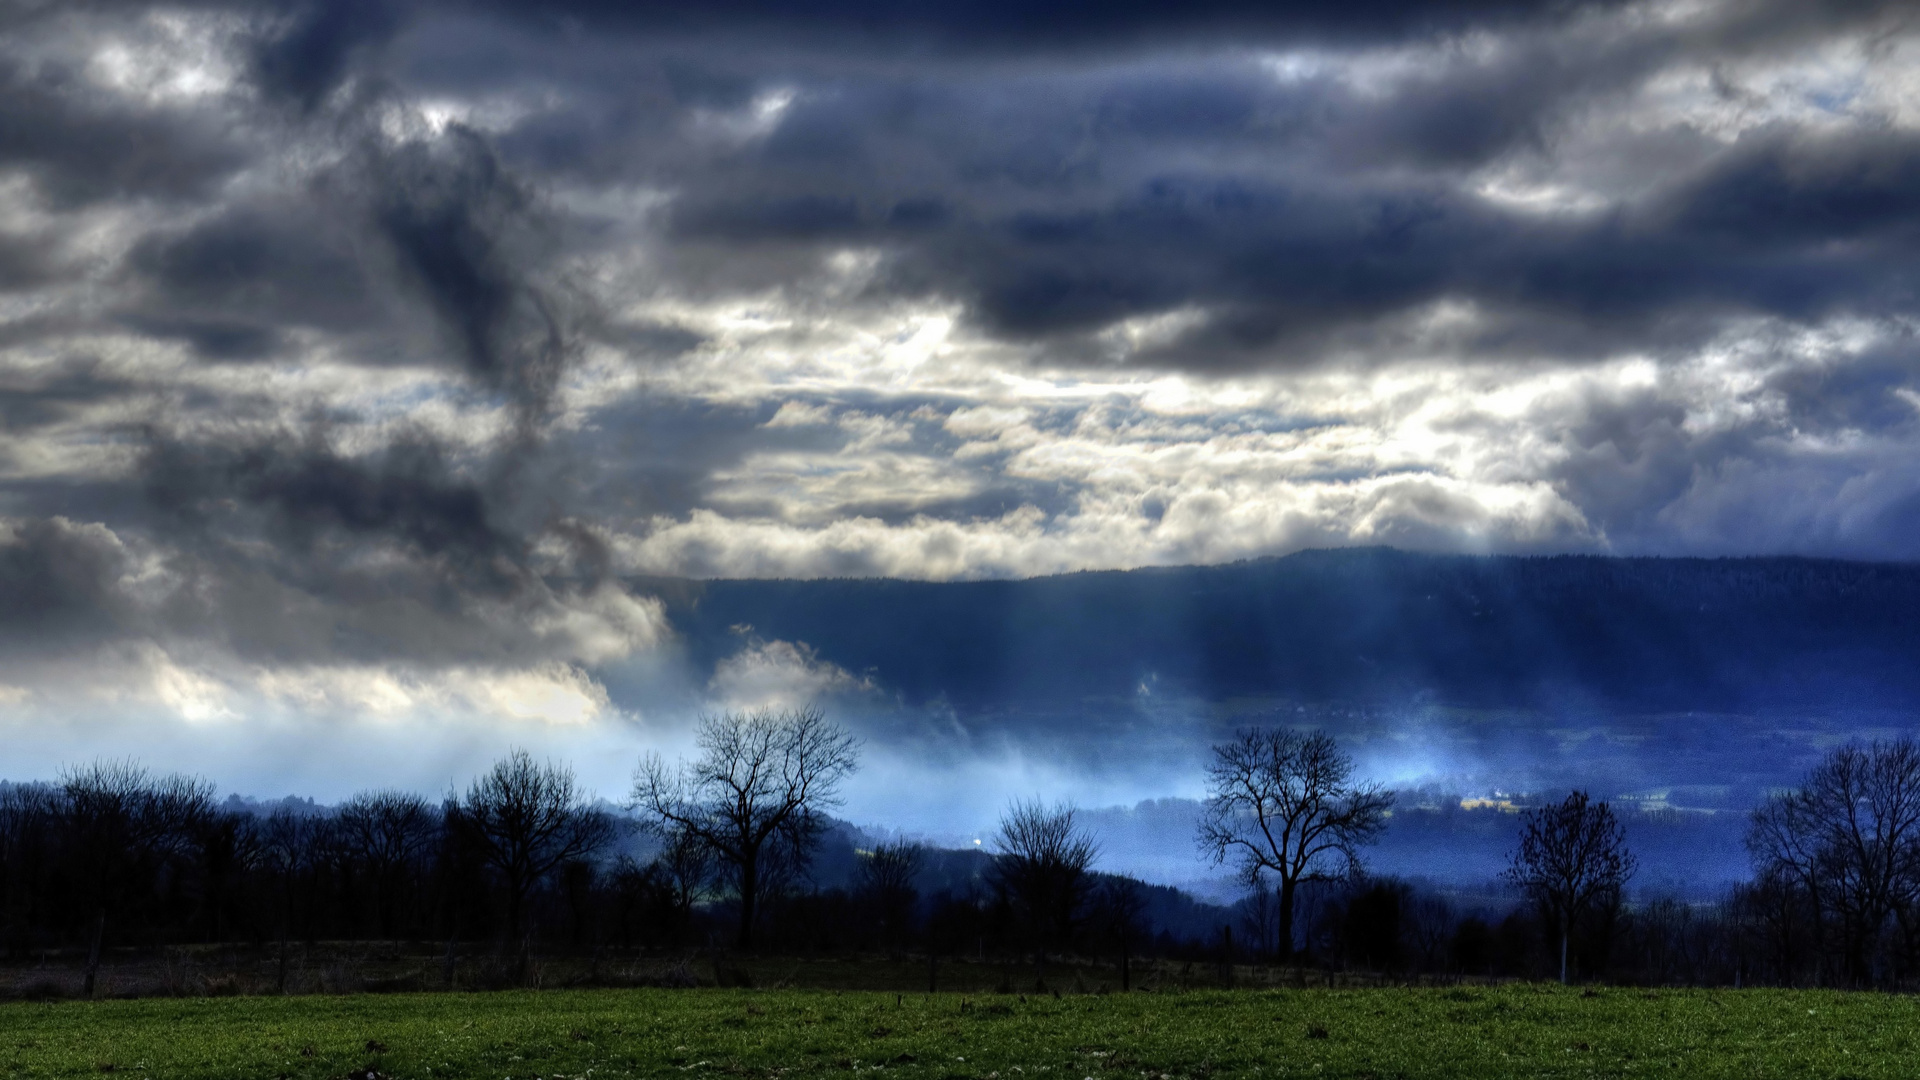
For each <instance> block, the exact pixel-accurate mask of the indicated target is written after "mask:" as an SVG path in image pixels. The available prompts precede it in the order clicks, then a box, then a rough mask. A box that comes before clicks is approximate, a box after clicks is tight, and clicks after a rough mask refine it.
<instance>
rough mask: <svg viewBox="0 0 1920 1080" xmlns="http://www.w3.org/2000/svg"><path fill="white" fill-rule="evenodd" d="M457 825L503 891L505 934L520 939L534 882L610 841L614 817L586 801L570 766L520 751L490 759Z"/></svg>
mask: <svg viewBox="0 0 1920 1080" xmlns="http://www.w3.org/2000/svg"><path fill="white" fill-rule="evenodd" d="M458 821H459V825H460V827H461V828H463V829H464V830H466V832H467V835H468V836H470V837H471V838H472V839H473V840H474V841H475V842H476V845H477V847H478V849H479V851H480V854H481V857H482V858H483V859H484V860H485V861H486V863H487V865H489V866H491V867H492V868H493V869H494V870H495V871H496V872H497V873H498V874H499V875H500V879H501V882H502V884H504V885H505V886H506V893H507V937H508V940H509V941H517V940H519V939H520V930H521V922H522V917H523V916H522V913H523V911H524V908H525V905H526V900H527V894H528V892H530V891H531V890H532V889H533V886H534V885H535V884H536V883H537V882H539V881H540V879H541V878H544V877H545V876H546V875H548V874H549V873H552V872H553V870H554V869H555V868H556V867H558V866H560V865H561V864H562V863H565V862H568V861H570V860H573V859H586V858H591V857H592V856H593V855H595V854H596V853H598V852H599V851H600V850H601V849H602V848H604V847H606V846H607V844H608V843H610V842H612V840H613V824H612V823H611V822H610V821H608V820H607V817H606V815H604V814H601V813H599V812H598V811H596V810H594V809H592V808H591V807H589V806H588V805H587V802H586V798H585V796H584V794H583V793H582V792H581V791H580V790H579V788H578V786H577V785H576V784H575V782H574V778H573V770H572V769H571V768H568V767H567V766H565V765H556V764H554V763H552V762H548V763H546V764H541V763H539V762H536V761H534V760H533V755H531V754H529V753H527V752H526V751H525V750H514V751H513V752H511V753H509V754H508V755H507V756H506V757H504V758H501V759H500V760H499V761H497V762H495V763H494V766H493V768H492V769H490V770H488V771H487V772H486V773H485V774H484V775H482V776H481V777H480V778H479V779H477V780H475V781H474V782H473V785H472V786H471V787H469V788H468V789H467V795H466V798H464V799H462V800H461V802H460V804H459V816H458Z"/></svg>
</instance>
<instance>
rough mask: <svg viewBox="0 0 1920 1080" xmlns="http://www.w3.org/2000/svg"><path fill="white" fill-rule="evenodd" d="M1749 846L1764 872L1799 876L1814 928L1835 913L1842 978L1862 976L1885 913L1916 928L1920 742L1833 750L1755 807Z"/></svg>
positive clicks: (1919, 929)
mask: <svg viewBox="0 0 1920 1080" xmlns="http://www.w3.org/2000/svg"><path fill="white" fill-rule="evenodd" d="M1747 849H1748V851H1749V852H1751V853H1752V855H1753V858H1754V862H1755V864H1756V869H1757V870H1759V871H1760V872H1761V874H1763V875H1767V874H1771V875H1774V876H1776V877H1778V878H1783V879H1786V880H1791V881H1793V882H1795V883H1796V884H1798V885H1799V887H1800V888H1801V889H1802V890H1803V892H1804V895H1805V897H1806V899H1807V901H1808V902H1809V904H1810V906H1811V907H1812V908H1813V910H1814V913H1815V925H1816V928H1820V927H1823V926H1824V925H1825V924H1826V923H1829V922H1832V923H1837V926H1836V927H1835V928H1836V929H1837V930H1838V931H1839V935H1840V940H1839V952H1840V957H1839V958H1840V960H1841V963H1842V966H1843V970H1844V972H1845V975H1846V978H1847V979H1848V980H1849V981H1852V982H1855V983H1858V982H1861V981H1863V980H1866V979H1867V978H1868V977H1869V975H1870V969H1871V960H1870V957H1871V954H1872V951H1873V948H1874V946H1875V944H1876V942H1877V940H1878V939H1879V938H1880V936H1881V935H1882V933H1883V932H1885V931H1886V929H1887V925H1888V921H1889V919H1894V920H1897V921H1898V922H1899V923H1900V924H1901V928H1902V929H1903V930H1905V931H1907V935H1906V936H1907V937H1908V939H1909V940H1912V939H1913V938H1914V937H1915V936H1916V935H1920V910H1916V909H1920V744H1916V743H1914V742H1913V740H1911V739H1899V740H1896V741H1893V742H1876V743H1873V744H1871V745H1869V746H1864V747H1863V746H1843V747H1840V748H1839V749H1837V750H1835V751H1833V752H1832V753H1830V754H1828V755H1827V757H1826V759H1825V760H1824V761H1822V762H1821V763H1820V764H1819V765H1817V766H1815V767H1814V768H1813V770H1812V771H1811V772H1809V773H1808V774H1807V776H1806V779H1805V780H1804V781H1803V782H1802V784H1801V786H1800V788H1799V790H1797V791H1792V792H1788V793H1785V794H1781V795H1776V796H1774V797H1772V798H1770V799H1768V800H1767V801H1766V802H1765V803H1763V804H1762V805H1761V806H1760V807H1759V808H1758V809H1756V810H1755V811H1754V813H1753V816H1752V819H1751V822H1750V825H1749V827H1748V831H1747ZM1818 932H1820V933H1822V934H1824V930H1819V931H1818ZM1816 947H1817V946H1816Z"/></svg>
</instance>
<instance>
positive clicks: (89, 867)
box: [60, 760, 213, 997]
mask: <svg viewBox="0 0 1920 1080" xmlns="http://www.w3.org/2000/svg"><path fill="white" fill-rule="evenodd" d="M60 791H61V817H62V819H63V824H64V826H65V830H64V831H65V833H66V837H67V843H68V845H69V850H70V851H71V853H72V855H73V858H74V859H75V862H76V869H77V871H78V873H79V877H80V881H79V884H80V888H81V891H82V895H83V896H85V897H86V902H87V903H88V905H89V906H90V908H91V914H92V916H93V935H92V938H93V940H92V943H91V945H90V946H89V947H88V950H87V968H86V978H85V992H86V994H87V996H88V997H92V996H93V992H94V983H95V976H96V975H97V973H98V971H99V968H100V949H101V945H102V943H103V942H104V940H105V938H106V932H107V922H108V919H109V917H110V916H112V915H115V914H117V913H119V912H121V911H124V910H125V909H126V907H127V906H128V905H130V904H131V903H133V902H134V901H135V900H136V899H137V897H138V893H139V891H140V889H141V888H142V886H143V885H146V884H149V883H150V881H151V877H152V875H153V874H154V873H157V871H158V870H159V868H160V867H161V866H162V865H164V864H165V863H166V862H167V861H169V860H171V859H178V858H179V857H181V856H182V855H184V854H185V853H186V852H187V851H188V850H190V848H191V846H192V844H193V839H194V836H195V834H196V833H197V832H198V830H199V827H200V825H201V824H202V823H203V822H204V821H205V820H207V819H208V818H209V817H211V816H212V812H213V787H212V785H210V784H208V783H207V782H206V781H204V780H199V779H196V778H193V777H187V776H177V775H176V776H165V777H159V778H155V777H154V776H153V775H152V774H151V773H149V772H148V771H147V770H146V769H145V768H142V767H141V766H140V765H138V764H135V763H134V762H132V761H108V760H101V761H96V762H94V763H93V764H91V765H88V766H84V767H81V768H77V769H70V770H68V771H67V772H66V773H65V774H64V775H63V776H62V777H61V781H60Z"/></svg>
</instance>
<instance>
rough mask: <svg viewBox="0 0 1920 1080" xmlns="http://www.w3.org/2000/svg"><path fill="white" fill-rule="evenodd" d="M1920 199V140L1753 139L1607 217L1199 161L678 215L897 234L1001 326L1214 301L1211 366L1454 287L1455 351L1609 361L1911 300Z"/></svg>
mask: <svg viewBox="0 0 1920 1080" xmlns="http://www.w3.org/2000/svg"><path fill="white" fill-rule="evenodd" d="M1916 193H1920V141H1916V140H1915V139H1914V138H1913V137H1912V136H1910V135H1892V134H1886V135H1871V136H1869V135H1844V136H1826V137H1805V136H1801V135H1799V134H1797V133H1793V132H1760V133H1757V134H1755V135H1752V136H1749V137H1748V138H1747V139H1745V140H1743V141H1742V143H1741V144H1740V145H1737V146H1735V147H1734V148H1733V149H1731V150H1730V151H1729V152H1728V153H1727V154H1725V155H1724V156H1723V157H1722V158H1720V159H1718V160H1715V161H1713V162H1712V163H1710V164H1709V166H1708V167H1706V168H1705V169H1702V170H1701V171H1700V172H1699V173H1698V174H1697V175H1693V176H1687V177H1682V178H1680V179H1679V180H1678V181H1677V182H1674V183H1671V184H1670V185H1669V186H1668V187H1667V188H1666V189H1665V190H1662V191H1658V192H1656V193H1654V195H1653V196H1652V197H1650V198H1648V199H1646V200H1644V201H1643V202H1642V203H1640V204H1639V205H1628V206H1624V207H1621V208H1619V209H1615V210H1611V211H1607V212H1600V213H1591V214H1575V215H1540V214H1537V213H1532V212H1528V211H1524V210H1516V209H1511V208H1506V207H1502V206H1500V205H1499V204H1496V203H1493V202H1490V201H1488V200H1486V199H1485V198H1482V197H1479V196H1477V195H1474V194H1471V193H1466V192H1462V191H1460V190H1458V189H1457V188H1456V187H1454V186H1453V185H1452V184H1450V183H1448V182H1446V181H1445V180H1443V179H1441V178H1437V177H1428V178H1413V179H1404V178H1392V177H1383V178H1379V179H1373V180H1367V179H1361V178H1353V177H1338V176H1337V175H1321V176H1314V175H1305V176H1301V177H1298V178H1297V179H1294V180H1292V181H1291V182H1288V181H1281V180H1276V179H1273V178H1268V177H1260V176H1252V177H1245V178H1236V177H1231V176H1227V177H1223V176H1217V175H1206V174H1197V175H1196V174H1188V175H1164V176H1159V177H1154V178H1151V179H1148V180H1145V181H1143V182H1141V183H1140V184H1138V185H1136V186H1134V187H1133V188H1132V189H1131V190H1126V191H1122V192H1118V193H1113V194H1111V195H1108V194H1107V193H1105V192H1095V193H1091V194H1089V195H1088V196H1087V197H1085V198H1084V199H1083V200H1079V201H1082V202H1084V203H1086V204H1087V205H1081V206H1077V207H1075V206H1071V205H1070V208H1067V209H1050V210H1037V209H1029V210H1014V211H1011V212H1000V213H992V214H981V213H973V214H967V213H964V212H959V211H949V210H946V209H945V207H946V206H947V205H948V204H947V203H939V202H934V203H924V202H923V203H921V204H919V205H921V206H933V207H940V208H941V209H940V211H939V212H937V213H922V214H918V215H916V216H915V217H914V218H913V219H911V220H910V221H909V222H908V223H906V224H902V223H901V222H900V220H899V218H898V216H897V215H896V214H895V211H896V210H897V209H898V208H899V207H900V206H901V205H903V203H894V204H893V205H891V206H888V205H886V204H885V203H884V202H883V201H881V200H879V199H870V200H868V201H867V202H866V203H864V204H863V203H862V202H861V201H858V200H856V199H854V198H852V197H848V196H839V197H833V196H827V195H789V196H784V197H776V196H764V197H760V198H745V199H741V200H739V201H731V202H706V203H703V202H702V201H701V200H700V199H699V198H698V197H696V198H694V199H690V200H688V201H687V202H686V203H685V204H684V205H683V207H682V208H681V209H679V211H678V212H677V216H676V218H675V222H676V226H677V228H678V229H679V230H680V232H681V235H683V236H686V237H688V238H691V239H699V240H724V241H730V242H736V243H739V242H757V243H766V244H782V245H792V244H820V245H830V244H841V245H844V244H851V243H865V244H877V245H881V246H883V247H884V248H885V249H886V250H889V251H890V252H892V256H891V257H892V259H893V260H894V263H893V265H892V268H891V270H892V274H893V277H892V281H893V282H894V283H896V284H897V285H899V286H900V287H904V288H907V289H918V290H925V291H928V292H934V293H938V294H944V295H949V296H951V295H958V296H960V297H963V298H965V299H966V300H967V302H968V305H969V310H970V311H971V313H972V314H973V317H974V318H976V319H977V320H978V321H979V322H980V323H981V324H982V325H983V326H985V327H986V328H988V329H989V330H991V331H993V332H994V333H996V334H999V335H1001V336H1006V337H1013V338H1047V337H1055V336H1059V335H1071V334H1074V333H1084V332H1091V331H1097V330H1100V329H1103V328H1105V327H1107V326H1110V325H1112V324H1113V323H1115V322H1118V321H1120V320H1123V319H1127V318H1131V317H1136V316H1142V315H1152V314H1157V313H1160V312H1165V311H1170V310H1176V309H1180V308H1183V307H1188V306H1195V307H1199V308H1201V309H1204V310H1205V311H1207V312H1208V313H1209V316H1210V317H1209V319H1208V321H1207V322H1206V323H1205V324H1204V325H1203V326H1202V327H1201V328H1200V329H1198V330H1197V331H1195V332H1193V333H1192V334H1190V335H1189V336H1188V337H1187V338H1186V339H1184V340H1180V341H1177V342H1175V343H1173V344H1171V345H1169V346H1167V347H1166V348H1165V350H1164V355H1163V356H1162V357H1160V358H1158V359H1159V360H1160V361H1161V362H1164V363H1174V364H1179V363H1182V362H1183V360H1182V358H1186V359H1185V360H1184V362H1185V363H1189V364H1197V365H1199V366H1203V367H1204V366H1213V365H1217V364H1220V363H1238V364H1245V363H1250V362H1259V361H1260V359H1261V351H1262V350H1267V349H1271V348H1274V347H1276V346H1284V345H1297V344H1300V343H1302V342H1308V343H1311V342H1312V341H1313V340H1314V339H1315V337H1316V335H1323V334H1326V333H1329V332H1333V331H1338V330H1340V329H1342V328H1355V329H1359V328H1364V327H1365V326H1366V325H1367V324H1369V323H1376V322H1377V321H1378V320H1381V319H1384V318H1387V317H1390V316H1393V315H1395V314H1398V313H1402V312H1406V311H1408V310H1409V309H1412V308H1415V307H1417V306H1419V305H1422V304H1426V303H1430V302H1433V301H1437V300H1442V299H1450V300H1462V301H1471V302H1475V303H1477V304H1479V305H1482V306H1483V307H1484V308H1485V309H1486V310H1487V311H1488V312H1490V313H1491V314H1492V315H1493V316H1494V321H1493V323H1492V325H1491V326H1490V327H1489V328H1487V329H1486V330H1484V331H1483V332H1482V333H1481V336H1480V337H1479V338H1478V339H1477V340H1473V341H1470V342H1466V343H1463V344H1466V345H1468V346H1470V347H1472V349H1473V350H1474V351H1477V352H1480V353H1482V354H1488V353H1491V354H1494V355H1498V354H1499V353H1502V352H1509V351H1523V350H1535V349H1541V346H1542V345H1543V344H1545V345H1549V346H1551V347H1553V349H1554V350H1555V351H1564V349H1565V345H1566V341H1565V339H1566V338H1568V337H1571V336H1572V334H1571V333H1569V332H1568V329H1569V328H1572V329H1574V330H1577V332H1578V333H1579V334H1581V335H1583V336H1584V337H1585V338H1586V341H1587V347H1586V349H1585V350H1580V351H1582V352H1589V353H1591V352H1601V353H1604V352H1606V351H1609V350H1611V349H1615V348H1619V347H1622V346H1626V345H1635V344H1640V345H1644V344H1647V343H1650V342H1651V343H1654V344H1656V345H1659V346H1661V347H1665V348H1675V347H1680V346H1683V345H1692V344H1696V343H1697V341H1698V340H1699V338H1700V337H1702V336H1707V335H1711V334H1713V333H1716V332H1718V329H1719V324H1718V321H1717V319H1713V318H1706V319H1702V318H1701V316H1702V315H1728V314H1742V315H1773V316H1779V317H1784V318H1787V319H1792V320H1796V321H1806V320H1814V319H1818V318H1822V317H1826V316H1828V315H1832V314H1837V313H1853V314H1862V315H1888V314H1898V313H1901V312H1906V311H1911V310H1912V309H1913V307H1914V306H1915V304H1916V301H1917V300H1920V297H1917V296H1916V286H1917V284H1920V283H1917V282H1916V279H1915V272H1914V270H1913V267H1914V266H1915V265H1916V263H1915V262H1914V257H1915V255H1916V254H1920V243H1916V240H1920V234H1916V229H1915V226H1916V223H1917V222H1920V194H1916ZM1067 201H1068V202H1069V204H1071V203H1073V202H1074V201H1076V200H1075V199H1073V198H1072V197H1071V196H1069V198H1068V200H1067ZM1676 332H1679V333H1680V334H1681V337H1680V338H1678V339H1675V338H1673V337H1671V335H1673V334H1674V333H1676ZM1689 339H1690V340H1689ZM1541 351H1546V350H1541ZM1308 355H1309V356H1311V355H1312V353H1311V352H1309V353H1308ZM1236 358H1237V359H1236Z"/></svg>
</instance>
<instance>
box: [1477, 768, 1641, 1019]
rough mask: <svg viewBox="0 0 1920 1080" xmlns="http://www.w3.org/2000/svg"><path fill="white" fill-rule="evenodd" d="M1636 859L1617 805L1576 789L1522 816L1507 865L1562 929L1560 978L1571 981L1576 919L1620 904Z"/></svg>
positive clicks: (1510, 873)
mask: <svg viewBox="0 0 1920 1080" xmlns="http://www.w3.org/2000/svg"><path fill="white" fill-rule="evenodd" d="M1636 866H1637V863H1636V861H1635V859H1634V857H1633V853H1632V852H1630V851H1628V850H1627V836H1626V832H1625V831H1624V830H1623V829H1621V828H1620V822H1619V819H1617V818H1615V817H1614V816H1613V808H1612V807H1609V806H1608V805H1607V804H1606V803H1603V802H1598V803H1597V802H1592V801H1590V800H1589V799H1588V797H1587V793H1586V792H1584V791H1577V790H1576V791H1573V792H1571V793H1569V794H1568V795H1567V797H1566V799H1565V800H1564V801H1562V802H1560V803H1559V804H1557V805H1554V806H1542V807H1538V808H1535V809H1532V810H1528V811H1527V812H1526V813H1524V814H1523V815H1522V816H1521V818H1520V847H1519V849H1518V850H1517V851H1515V852H1514V853H1513V856H1512V860H1511V862H1510V865H1509V866H1508V867H1507V871H1506V877H1507V880H1509V881H1511V882H1513V883H1514V884H1515V885H1517V886H1519V887H1520V889H1521V890H1522V891H1523V892H1525V893H1526V894H1527V896H1528V897H1529V898H1530V899H1532V900H1533V901H1534V902H1535V903H1537V904H1539V905H1540V907H1541V909H1542V910H1543V911H1544V912H1545V913H1546V915H1547V916H1548V917H1549V918H1551V919H1552V920H1553V921H1554V923H1555V925H1557V926H1558V927H1559V930H1560V981H1561V982H1562V983H1564V982H1566V981H1567V942H1568V940H1569V939H1570V938H1571V937H1572V936H1573V924H1574V920H1576V919H1578V918H1580V917H1582V916H1583V915H1586V914H1588V913H1589V912H1592V911H1595V910H1603V911H1609V912H1611V911H1613V910H1615V909H1617V908H1618V907H1619V904H1620V891H1621V889H1622V888H1623V887H1625V885H1626V883H1627V879H1628V878H1631V877H1632V876H1633V871H1634V869H1635V867H1636Z"/></svg>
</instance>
